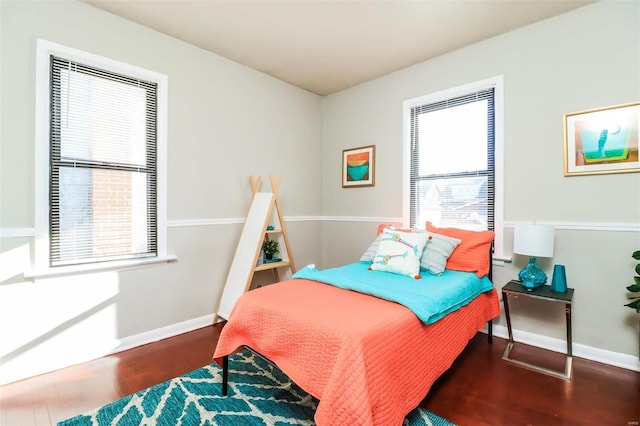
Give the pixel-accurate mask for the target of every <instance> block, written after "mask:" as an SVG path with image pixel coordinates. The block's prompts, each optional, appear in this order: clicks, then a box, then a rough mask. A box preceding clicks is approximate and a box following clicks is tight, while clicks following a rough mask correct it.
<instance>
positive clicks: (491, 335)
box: [487, 320, 493, 343]
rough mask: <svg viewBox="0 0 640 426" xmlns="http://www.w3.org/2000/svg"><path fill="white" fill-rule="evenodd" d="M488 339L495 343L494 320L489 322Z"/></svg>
mask: <svg viewBox="0 0 640 426" xmlns="http://www.w3.org/2000/svg"><path fill="white" fill-rule="evenodd" d="M487 339H488V341H489V343H493V320H489V325H488V333H487Z"/></svg>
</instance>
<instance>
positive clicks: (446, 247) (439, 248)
mask: <svg viewBox="0 0 640 426" xmlns="http://www.w3.org/2000/svg"><path fill="white" fill-rule="evenodd" d="M428 235H429V241H427V245H426V246H425V248H424V251H423V252H422V257H421V258H420V267H421V268H422V269H424V270H427V271H429V272H431V273H432V274H435V275H440V274H441V273H443V272H444V270H445V268H446V267H447V259H448V258H449V256H451V253H453V250H455V248H456V247H458V245H459V244H460V242H461V241H462V240H459V239H457V238H451V237H447V236H446V235H440V234H436V233H435V232H429V233H428Z"/></svg>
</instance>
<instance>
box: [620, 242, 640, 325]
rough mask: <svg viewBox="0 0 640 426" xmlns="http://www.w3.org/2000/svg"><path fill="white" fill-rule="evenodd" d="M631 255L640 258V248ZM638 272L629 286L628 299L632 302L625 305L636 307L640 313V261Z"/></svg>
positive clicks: (636, 258)
mask: <svg viewBox="0 0 640 426" xmlns="http://www.w3.org/2000/svg"><path fill="white" fill-rule="evenodd" d="M631 257H633V258H634V259H635V260H640V250H637V251H634V252H633V254H632V255H631ZM636 274H637V275H636V276H635V277H633V280H634V283H633V284H631V285H630V286H629V287H627V291H628V292H629V294H628V295H627V299H631V302H630V303H627V304H626V305H624V306H628V307H630V308H631V309H635V310H636V312H638V313H640V276H639V275H640V263H638V264H637V265H636Z"/></svg>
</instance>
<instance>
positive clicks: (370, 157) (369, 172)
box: [342, 145, 376, 188]
mask: <svg viewBox="0 0 640 426" xmlns="http://www.w3.org/2000/svg"><path fill="white" fill-rule="evenodd" d="M375 184H376V146H375V145H370V146H362V147H360V148H351V149H345V150H343V151H342V187H343V188H355V187H358V186H374V185H375Z"/></svg>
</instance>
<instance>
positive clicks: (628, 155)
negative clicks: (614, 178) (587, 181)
mask: <svg viewBox="0 0 640 426" xmlns="http://www.w3.org/2000/svg"><path fill="white" fill-rule="evenodd" d="M639 122H640V102H634V103H628V104H621V105H615V106H609V107H604V108H596V109H590V110H586V111H580V112H572V113H567V114H564V175H565V176H580V175H595V174H608V173H632V172H640V159H639V158H638V123H639Z"/></svg>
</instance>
